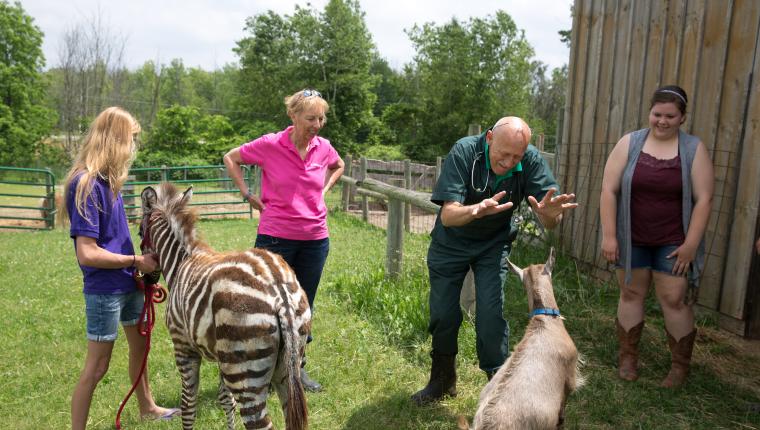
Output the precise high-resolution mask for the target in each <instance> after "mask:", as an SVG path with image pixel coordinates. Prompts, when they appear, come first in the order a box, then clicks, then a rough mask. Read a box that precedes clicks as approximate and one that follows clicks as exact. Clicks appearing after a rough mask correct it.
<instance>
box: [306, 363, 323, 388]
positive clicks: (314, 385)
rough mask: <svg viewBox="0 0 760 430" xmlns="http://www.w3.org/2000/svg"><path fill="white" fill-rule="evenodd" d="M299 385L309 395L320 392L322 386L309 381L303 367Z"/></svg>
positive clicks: (311, 380)
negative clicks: (301, 385)
mask: <svg viewBox="0 0 760 430" xmlns="http://www.w3.org/2000/svg"><path fill="white" fill-rule="evenodd" d="M301 384H303V389H304V390H306V391H308V392H310V393H318V392H320V391H322V384H320V383H319V382H317V381H315V380H313V379H311V378H310V377H309V374H308V373H306V369H304V368H303V367H302V368H301Z"/></svg>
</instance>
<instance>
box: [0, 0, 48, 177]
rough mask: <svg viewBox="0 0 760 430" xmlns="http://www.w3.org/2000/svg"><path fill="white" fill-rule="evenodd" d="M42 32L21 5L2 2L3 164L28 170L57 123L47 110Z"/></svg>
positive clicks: (0, 108) (0, 122)
mask: <svg viewBox="0 0 760 430" xmlns="http://www.w3.org/2000/svg"><path fill="white" fill-rule="evenodd" d="M44 65H45V58H44V56H43V54H42V31H40V29H39V27H37V26H36V25H34V19H33V18H32V17H31V16H29V15H27V14H26V13H25V12H24V9H23V8H22V7H21V3H19V2H15V3H14V4H13V5H11V4H10V3H8V2H7V1H5V0H0V164H6V165H8V164H12V165H18V166H28V165H30V164H32V162H33V160H34V159H35V158H36V157H35V155H36V154H37V153H38V152H39V151H40V149H41V142H40V141H41V138H42V137H44V136H46V135H47V134H48V133H49V132H50V130H51V128H52V126H53V124H54V123H55V112H53V111H52V110H50V109H48V108H47V107H45V106H44V102H45V100H44V94H45V93H44V91H45V82H44V80H43V77H42V74H41V70H42V67H44Z"/></svg>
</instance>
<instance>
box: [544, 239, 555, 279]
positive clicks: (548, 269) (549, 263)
mask: <svg viewBox="0 0 760 430" xmlns="http://www.w3.org/2000/svg"><path fill="white" fill-rule="evenodd" d="M552 270H554V247H553V246H552V247H551V248H549V258H547V259H546V264H544V275H549V276H551V274H552Z"/></svg>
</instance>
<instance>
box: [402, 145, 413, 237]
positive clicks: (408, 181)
mask: <svg viewBox="0 0 760 430" xmlns="http://www.w3.org/2000/svg"><path fill="white" fill-rule="evenodd" d="M404 188H406V189H407V190H411V189H412V161H411V160H409V159H406V160H404ZM411 213H412V205H411V203H405V204H404V231H407V232H409V231H411Z"/></svg>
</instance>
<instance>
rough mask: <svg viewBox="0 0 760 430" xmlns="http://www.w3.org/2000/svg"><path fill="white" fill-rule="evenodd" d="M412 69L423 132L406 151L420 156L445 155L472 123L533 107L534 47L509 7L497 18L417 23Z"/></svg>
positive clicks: (413, 31) (412, 36)
mask: <svg viewBox="0 0 760 430" xmlns="http://www.w3.org/2000/svg"><path fill="white" fill-rule="evenodd" d="M408 34H409V38H410V39H411V40H412V43H413V44H414V46H415V49H416V51H417V55H416V56H415V59H414V66H413V73H414V74H415V75H416V76H415V82H416V84H417V85H418V86H419V92H418V95H417V101H416V105H417V106H418V109H417V115H418V125H419V128H420V132H419V134H418V136H417V138H416V139H415V140H414V141H411V142H407V143H406V146H405V152H406V153H407V154H408V155H409V156H410V157H412V158H413V159H416V160H432V159H434V158H435V157H436V156H438V155H441V154H445V153H447V152H448V150H449V149H450V148H451V146H452V145H453V144H454V142H456V140H457V139H459V138H460V137H462V136H463V135H464V134H465V133H466V131H467V128H468V126H469V124H481V125H482V124H488V125H490V124H492V123H493V122H495V121H496V120H497V119H498V118H500V117H502V116H505V115H517V116H523V117H524V116H525V115H526V114H527V113H528V107H529V91H528V90H529V86H528V85H527V84H528V79H529V73H530V64H529V62H528V59H529V58H530V57H531V56H532V55H533V49H532V48H531V46H530V45H529V44H528V42H527V41H526V39H525V36H524V34H523V32H522V31H521V30H518V28H517V26H516V25H515V23H514V21H513V20H512V18H511V17H510V16H509V15H508V14H507V13H506V12H504V11H497V12H496V15H495V16H488V17H486V18H471V19H470V20H469V21H468V22H467V23H461V22H459V21H458V20H456V19H452V20H451V21H450V22H448V23H446V24H443V25H440V26H436V25H434V24H424V25H423V26H421V27H420V26H417V25H415V26H414V27H413V28H412V29H411V30H410V31H409V32H408Z"/></svg>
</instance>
